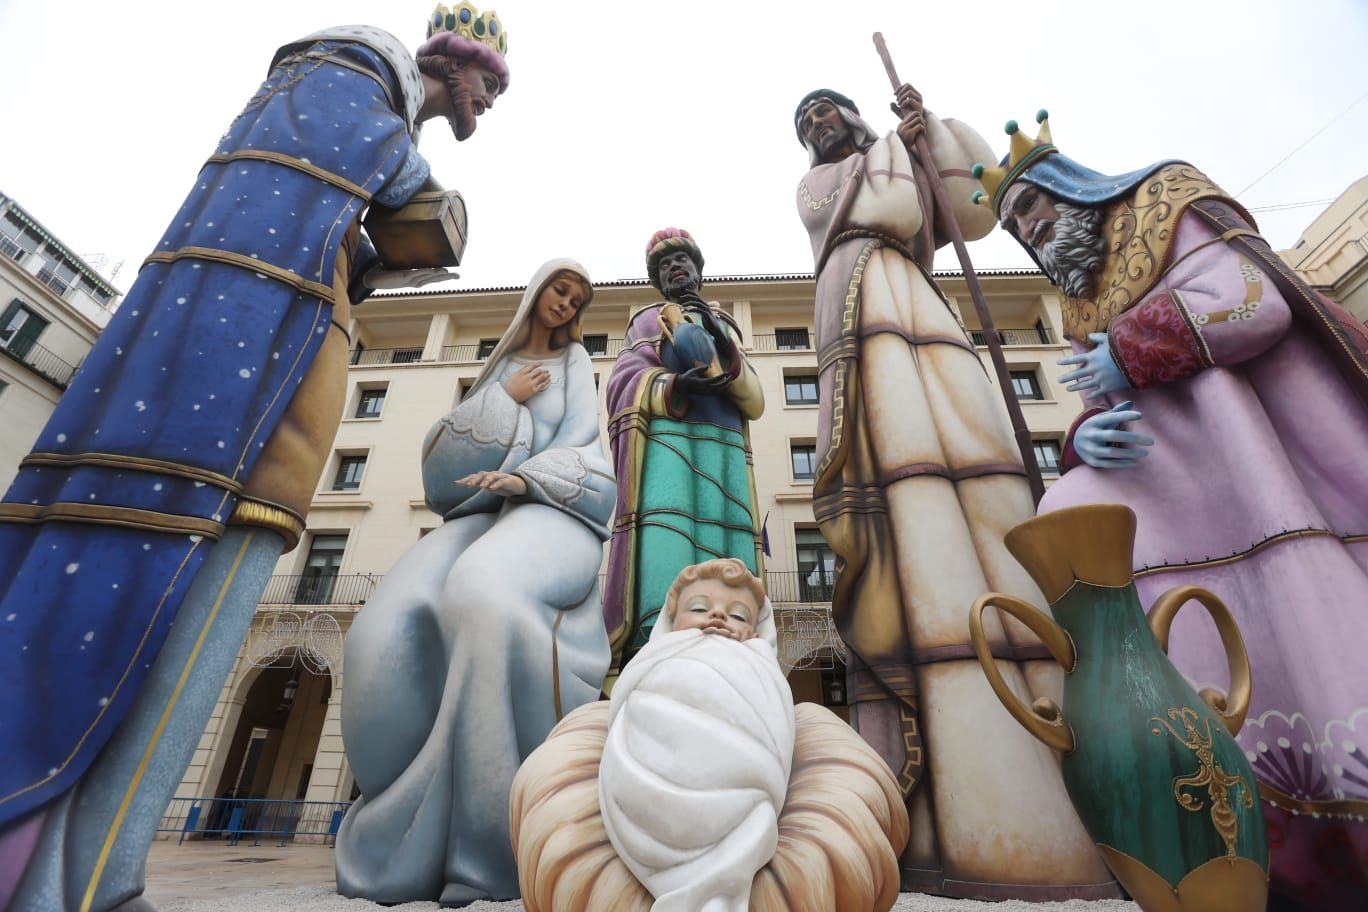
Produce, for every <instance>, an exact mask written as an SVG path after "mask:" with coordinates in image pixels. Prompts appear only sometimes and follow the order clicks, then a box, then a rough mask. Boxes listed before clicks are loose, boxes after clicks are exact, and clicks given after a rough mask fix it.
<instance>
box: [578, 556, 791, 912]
mask: <svg viewBox="0 0 1368 912" xmlns="http://www.w3.org/2000/svg"><path fill="white" fill-rule="evenodd" d="M775 649H776V643H775V626H774V617H773V609H772V608H771V606H770V602H769V600H768V599H767V598H766V597H765V592H764V588H763V587H762V586H761V584H760V581H759V580H758V579H756V578H755V577H754V576H752V575H751V573H750V571H749V570H747V569H746V566H745V564H743V563H742V562H741V561H739V560H735V559H733V558H725V559H721V560H712V561H707V562H706V563H702V564H695V565H693V566H690V567H685V568H684V569H683V570H682V571H681V572H680V574H679V576H678V577H677V578H676V579H675V581H674V584H673V585H672V586H671V587H670V590H669V593H668V595H667V596H666V599H665V605H664V609H663V610H662V611H661V614H660V619H659V620H658V621H657V622H656V624H655V627H654V629H653V630H652V632H651V639H650V642H649V643H647V645H646V646H645V647H644V648H643V649H642V650H641V652H639V653H638V654H637V655H636V657H635V658H633V659H632V661H631V662H630V663H629V664H628V665H627V667H626V669H624V671H623V673H622V676H621V677H620V678H619V679H618V682H617V685H616V687H615V688H614V690H613V696H612V702H611V704H610V707H609V710H608V714H609V716H608V718H609V722H608V736H607V741H606V742H605V743H604V746H603V759H602V763H601V766H600V772H599V807H600V810H601V812H602V815H603V825H604V828H605V829H606V830H607V833H608V838H609V840H610V841H611V842H612V845H613V848H614V849H616V851H617V854H618V855H619V857H621V859H622V860H623V862H624V863H625V864H626V865H627V867H628V868H629V869H630V870H631V872H632V873H633V874H634V875H636V878H637V880H639V881H640V882H641V883H642V884H643V885H644V886H645V887H646V889H647V890H649V891H650V893H651V895H652V896H654V897H655V903H654V904H653V905H652V907H651V908H652V910H653V912H673V910H679V912H744V910H745V909H747V908H748V905H749V900H750V896H751V882H752V880H753V879H754V877H755V874H756V872H757V871H759V870H760V869H761V868H762V867H764V866H765V865H766V864H767V863H768V862H769V861H770V859H771V858H772V857H773V856H774V854H775V849H776V847H777V844H778V835H779V823H778V821H779V814H780V812H781V810H782V809H783V806H784V799H785V796H786V794H787V792H788V785H789V774H790V771H791V767H792V763H793V744H794V708H793V694H792V692H791V691H790V690H789V686H788V682H787V681H785V680H784V675H783V673H782V672H781V671H780V669H779V662H778V658H777V655H776V652H775Z"/></svg>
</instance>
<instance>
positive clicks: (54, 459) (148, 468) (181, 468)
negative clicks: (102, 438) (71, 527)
mask: <svg viewBox="0 0 1368 912" xmlns="http://www.w3.org/2000/svg"><path fill="white" fill-rule="evenodd" d="M49 465H50V466H83V465H93V466H102V467H104V468H109V469H127V470H129V471H134V472H159V473H161V474H163V475H174V476H176V477H177V478H185V479H188V480H190V481H199V482H203V483H205V484H211V485H213V486H214V487H216V488H223V489H224V490H225V491H232V492H233V493H235V494H236V493H237V492H239V491H241V490H242V483H241V482H238V481H234V480H233V479H231V478H229V477H228V476H227V475H220V474H219V473H218V472H212V471H210V470H209V469H201V468H199V467H197V466H188V465H183V464H181V463H178V462H167V461H166V460H164V459H152V458H150V457H146V456H124V455H122V454H120V453H69V454H68V453H30V454H29V455H27V456H25V457H24V458H23V460H22V461H21V462H20V463H19V466H20V468H24V467H27V466H49Z"/></svg>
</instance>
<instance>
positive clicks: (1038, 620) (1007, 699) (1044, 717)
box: [969, 592, 1078, 754]
mask: <svg viewBox="0 0 1368 912" xmlns="http://www.w3.org/2000/svg"><path fill="white" fill-rule="evenodd" d="M990 605H991V606H993V607H994V608H997V609H998V610H999V611H1005V612H1007V613H1008V614H1010V615H1011V616H1012V617H1014V618H1016V619H1017V620H1018V621H1021V623H1023V624H1025V625H1026V627H1027V628H1028V629H1029V630H1030V631H1031V632H1032V633H1034V634H1035V635H1036V636H1038V637H1040V641H1041V642H1042V643H1044V644H1045V647H1046V648H1047V649H1049V650H1050V655H1052V656H1054V657H1055V661H1057V662H1058V663H1059V664H1060V665H1063V666H1064V671H1065V672H1071V671H1073V670H1074V668H1075V667H1076V666H1077V664H1078V652H1077V650H1075V649H1074V644H1073V639H1072V638H1071V637H1070V636H1069V633H1068V631H1066V630H1065V629H1064V628H1062V627H1060V626H1059V625H1058V624H1056V623H1055V622H1054V621H1053V620H1052V619H1050V618H1048V617H1046V616H1045V615H1044V614H1042V613H1041V612H1040V611H1039V610H1038V609H1036V608H1035V607H1034V606H1032V605H1029V604H1027V603H1026V602H1023V601H1022V600H1021V599H1019V598H1013V597H1012V596H1010V595H1003V594H1002V593H1000V592H990V593H988V594H987V595H985V596H983V597H982V598H980V599H979V600H978V601H976V602H974V606H973V607H972V608H970V609H969V638H970V640H972V641H973V643H974V653H975V654H976V655H977V656H978V660H979V664H980V665H982V666H983V674H984V676H985V677H986V678H988V686H989V687H991V688H993V693H995V694H997V698H998V699H999V700H1001V701H1002V705H1003V706H1005V707H1006V708H1007V711H1008V712H1009V713H1011V714H1012V718H1014V719H1016V720H1017V721H1018V722H1020V723H1021V725H1022V727H1024V728H1025V729H1026V730H1027V731H1028V732H1030V733H1031V734H1033V735H1035V736H1036V737H1037V738H1039V739H1040V740H1041V741H1042V742H1044V743H1045V744H1046V745H1047V746H1048V747H1052V748H1054V749H1055V750H1058V751H1063V752H1064V753H1066V754H1068V753H1072V752H1073V749H1074V733H1073V728H1072V727H1071V726H1070V725H1069V723H1068V722H1067V721H1066V720H1065V718H1064V714H1063V713H1062V712H1060V710H1059V707H1058V706H1057V705H1056V704H1055V702H1054V701H1053V700H1050V699H1047V698H1041V699H1039V700H1036V701H1035V703H1033V704H1032V705H1031V707H1030V708H1027V706H1026V704H1024V703H1022V702H1021V700H1020V699H1019V698H1018V697H1017V695H1016V694H1014V693H1012V689H1011V688H1010V687H1008V686H1007V682H1006V681H1004V680H1003V679H1002V672H1000V671H998V667H997V662H996V661H994V659H993V653H992V651H991V649H990V647H989V646H988V638H987V637H985V636H984V635H983V609H984V608H987V607H988V606H990Z"/></svg>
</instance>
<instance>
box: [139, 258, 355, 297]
mask: <svg viewBox="0 0 1368 912" xmlns="http://www.w3.org/2000/svg"><path fill="white" fill-rule="evenodd" d="M182 259H192V260H208V261H209V262H211V263H223V264H225V265H227V266H236V267H237V268H239V269H246V270H248V271H250V272H255V273H259V274H261V275H263V276H266V277H267V278H268V279H274V280H275V281H277V282H280V283H282V284H284V285H289V286H291V287H292V288H294V289H295V290H296V291H300V292H303V293H304V294H306V295H309V296H310V297H314V298H318V299H319V300H321V301H326V302H328V303H329V304H331V303H332V302H333V290H332V288H330V287H328V286H327V285H323V284H321V283H319V282H313V281H310V280H309V279H306V278H304V277H303V276H301V275H300V274H299V273H297V272H291V271H290V270H288V269H285V268H283V267H280V266H276V265H275V264H274V263H268V262H266V261H265V260H257V259H253V258H252V257H249V256H243V255H242V254H240V253H233V252H232V251H230V250H216V249H214V248H212V247H194V246H191V247H182V248H180V249H179V250H170V251H158V252H157V253H153V254H150V255H149V256H148V257H147V259H145V260H143V263H144V264H147V263H174V262H176V261H177V260H182Z"/></svg>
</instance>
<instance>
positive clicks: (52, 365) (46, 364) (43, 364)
mask: <svg viewBox="0 0 1368 912" xmlns="http://www.w3.org/2000/svg"><path fill="white" fill-rule="evenodd" d="M0 352H4V353H5V354H7V355H9V356H10V357H11V358H13V359H14V360H16V361H18V362H19V363H20V364H25V365H27V366H28V367H29V368H31V369H32V370H33V372H34V373H36V374H37V375H38V376H40V377H42V378H43V379H44V380H46V381H48V382H49V383H51V384H52V385H53V386H55V387H57V388H58V389H60V390H65V389H66V388H67V384H69V383H71V378H72V376H73V375H75V373H76V366H75V365H74V364H70V363H68V362H67V361H66V360H65V359H63V358H59V357H58V356H57V355H54V354H53V353H52V352H50V351H48V350H47V349H46V348H44V347H43V346H41V345H39V344H38V343H37V342H29V343H28V344H27V345H26V346H24V347H23V348H22V349H21V348H20V346H19V345H15V347H14V348H10V347H9V346H7V345H0Z"/></svg>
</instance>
